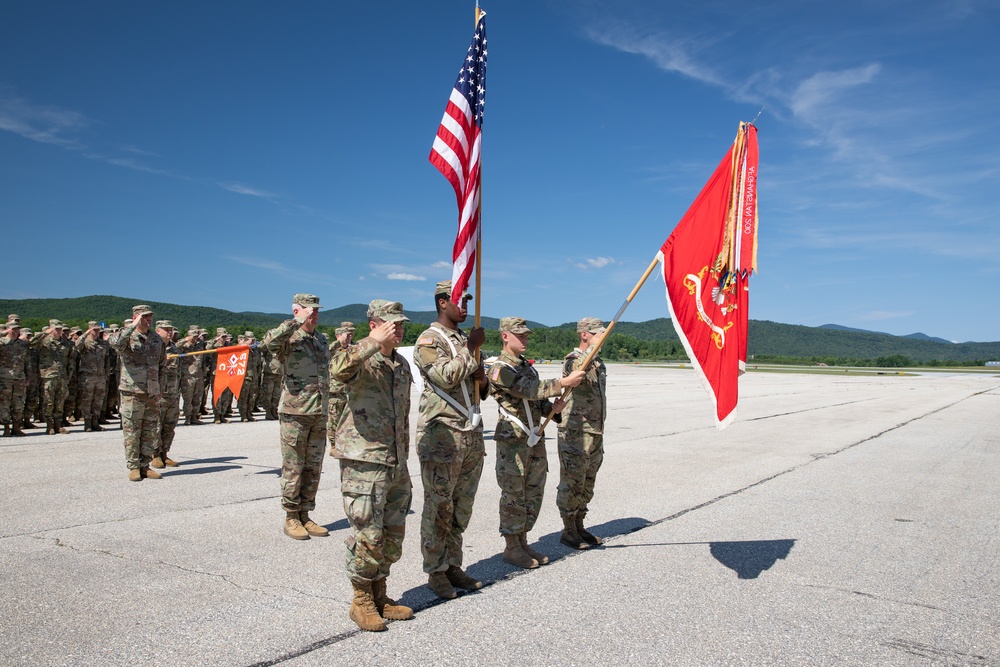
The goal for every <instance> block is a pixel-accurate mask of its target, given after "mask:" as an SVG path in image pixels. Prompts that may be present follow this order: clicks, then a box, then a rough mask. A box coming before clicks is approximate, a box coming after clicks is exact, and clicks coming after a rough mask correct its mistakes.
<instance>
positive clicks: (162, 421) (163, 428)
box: [153, 320, 186, 465]
mask: <svg viewBox="0 0 1000 667" xmlns="http://www.w3.org/2000/svg"><path fill="white" fill-rule="evenodd" d="M156 328H157V329H169V330H170V331H173V325H171V324H170V322H169V321H167V320H162V321H160V322H157V323H156ZM165 353H166V354H168V355H169V354H180V350H179V349H178V347H177V345H175V344H174V342H173V341H168V342H167V343H165ZM185 358H186V357H185ZM180 407H181V359H180V358H178V357H168V358H167V359H166V360H165V361H164V363H163V370H162V371H161V373H160V399H159V401H157V404H156V410H157V416H158V421H159V424H158V426H159V428H158V432H157V439H156V448H155V449H154V451H153V458H158V459H160V461H161V462H164V461H166V460H167V452H169V451H170V445H172V444H173V442H174V432H175V431H176V430H177V421H178V420H179V419H180V415H181V411H180ZM157 465H159V464H157ZM171 465H173V462H171Z"/></svg>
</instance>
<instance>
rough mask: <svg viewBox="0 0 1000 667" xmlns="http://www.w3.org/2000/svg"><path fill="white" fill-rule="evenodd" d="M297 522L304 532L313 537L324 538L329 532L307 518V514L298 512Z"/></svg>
mask: <svg viewBox="0 0 1000 667" xmlns="http://www.w3.org/2000/svg"><path fill="white" fill-rule="evenodd" d="M299 520H300V521H301V522H302V527H303V528H305V529H306V532H307V533H309V534H310V535H311V536H313V537H326V536H327V535H329V534H330V531H329V530H327V529H326V528H324V527H323V526H321V525H319V524H318V523H316V522H315V521H313V520H312V519H310V518H309V512H299Z"/></svg>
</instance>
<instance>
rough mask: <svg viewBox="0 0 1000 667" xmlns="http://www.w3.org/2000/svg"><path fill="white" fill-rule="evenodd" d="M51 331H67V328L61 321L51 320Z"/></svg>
mask: <svg viewBox="0 0 1000 667" xmlns="http://www.w3.org/2000/svg"><path fill="white" fill-rule="evenodd" d="M49 328H50V329H65V328H66V326H65V325H64V324H63V323H62V322H60V321H59V320H49Z"/></svg>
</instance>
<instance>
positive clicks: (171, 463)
mask: <svg viewBox="0 0 1000 667" xmlns="http://www.w3.org/2000/svg"><path fill="white" fill-rule="evenodd" d="M162 458H163V465H165V466H167V467H168V468H176V467H177V466H179V465H180V463H178V462H177V461H174V460H173V459H172V458H170V457H169V456H167V455H166V454H164V455H163V457H162Z"/></svg>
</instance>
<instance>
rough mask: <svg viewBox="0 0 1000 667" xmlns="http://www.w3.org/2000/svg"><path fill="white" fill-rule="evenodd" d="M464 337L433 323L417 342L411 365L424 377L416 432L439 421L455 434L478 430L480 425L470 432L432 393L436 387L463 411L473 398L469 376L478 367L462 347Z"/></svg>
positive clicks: (467, 424)
mask: <svg viewBox="0 0 1000 667" xmlns="http://www.w3.org/2000/svg"><path fill="white" fill-rule="evenodd" d="M467 338H468V336H466V334H465V332H463V331H462V330H461V329H458V330H455V331H452V330H451V329H447V328H445V327H443V326H441V325H440V324H438V323H437V322H434V323H433V324H431V326H430V327H429V328H428V329H427V330H426V331H424V332H423V333H422V334H420V338H418V339H417V344H416V346H415V348H414V350H413V363H415V364H416V366H417V369H418V370H419V372H420V374H421V375H423V377H424V389H423V391H422V392H421V393H420V403H419V405H418V412H419V417H418V418H417V428H418V429H419V428H422V427H423V426H424V425H425V424H429V423H432V422H440V423H443V424H446V425H448V426H449V427H451V428H453V429H455V430H456V431H473V430H480V431H481V430H482V428H483V425H482V422H480V424H479V426H478V427H477V428H475V429H474V428H473V426H472V423H471V422H470V421H469V418H468V416H467V415H465V414H462V412H459V410H458V409H457V408H456V407H455V406H454V405H452V404H451V403H450V402H449V401H448V400H447V399H445V398H444V397H443V396H442V395H441V394H439V393H438V392H437V391H435V390H434V388H435V387H436V388H437V389H438V390H439V391H440V392H441V393H443V394H447V395H448V396H449V397H450V398H451V400H452V401H454V402H455V403H457V404H458V405H461V406H463V410H464V409H465V408H466V407H467V406H468V405H469V404H470V403H471V402H472V401H473V400H474V399H475V391H476V387H475V384H476V383H475V382H473V380H472V377H471V376H472V374H473V373H475V372H476V369H478V368H479V364H477V363H476V359H475V357H473V356H472V353H471V352H469V350H468V349H466V347H465V342H466V339H467ZM447 341H450V342H451V345H449V344H448V342H447ZM431 385H434V386H433V387H432V386H431ZM463 388H464V390H463Z"/></svg>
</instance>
